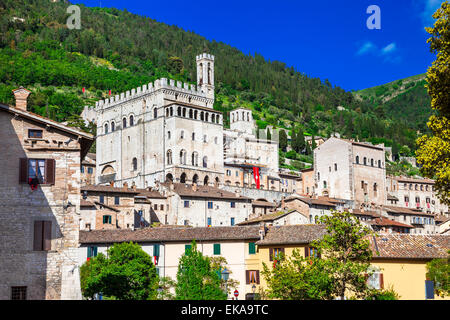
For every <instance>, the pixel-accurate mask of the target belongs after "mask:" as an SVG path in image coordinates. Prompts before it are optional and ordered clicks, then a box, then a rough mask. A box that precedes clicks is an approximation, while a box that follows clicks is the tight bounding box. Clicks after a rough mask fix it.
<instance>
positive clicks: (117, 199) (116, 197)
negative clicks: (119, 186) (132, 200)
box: [114, 196, 120, 206]
mask: <svg viewBox="0 0 450 320" xmlns="http://www.w3.org/2000/svg"><path fill="white" fill-rule="evenodd" d="M114 204H115V205H116V206H118V205H120V197H118V196H115V197H114Z"/></svg>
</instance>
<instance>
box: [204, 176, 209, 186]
mask: <svg viewBox="0 0 450 320" xmlns="http://www.w3.org/2000/svg"><path fill="white" fill-rule="evenodd" d="M208 183H209V177H208V176H205V178H204V179H203V185H204V186H207V185H208Z"/></svg>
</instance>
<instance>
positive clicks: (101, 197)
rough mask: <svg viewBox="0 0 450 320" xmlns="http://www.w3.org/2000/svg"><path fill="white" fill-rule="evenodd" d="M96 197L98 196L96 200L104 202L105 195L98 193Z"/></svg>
mask: <svg viewBox="0 0 450 320" xmlns="http://www.w3.org/2000/svg"><path fill="white" fill-rule="evenodd" d="M98 198H99V199H98V202H100V203H105V196H104V195H100V196H99V197H98Z"/></svg>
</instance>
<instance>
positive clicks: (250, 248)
mask: <svg viewBox="0 0 450 320" xmlns="http://www.w3.org/2000/svg"><path fill="white" fill-rule="evenodd" d="M248 253H249V254H255V253H256V245H255V243H254V242H250V243H249V244H248Z"/></svg>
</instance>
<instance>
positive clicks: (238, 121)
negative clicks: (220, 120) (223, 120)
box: [230, 108, 255, 134]
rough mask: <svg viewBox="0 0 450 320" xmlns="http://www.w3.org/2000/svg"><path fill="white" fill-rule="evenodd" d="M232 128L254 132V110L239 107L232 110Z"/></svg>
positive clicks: (249, 132) (248, 132)
mask: <svg viewBox="0 0 450 320" xmlns="http://www.w3.org/2000/svg"><path fill="white" fill-rule="evenodd" d="M230 129H231V130H235V131H239V132H245V133H247V134H253V133H254V130H255V123H254V121H253V115H252V110H250V109H246V108H237V109H235V110H233V111H231V112H230Z"/></svg>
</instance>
